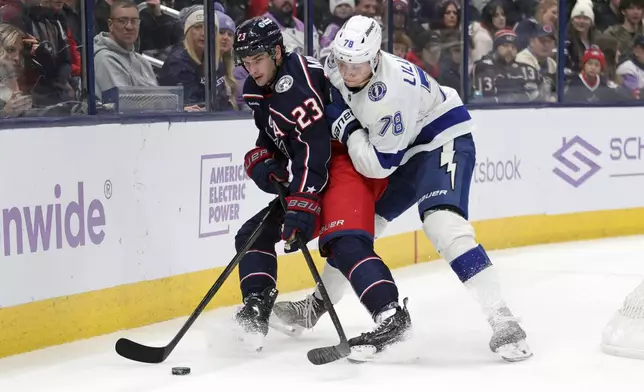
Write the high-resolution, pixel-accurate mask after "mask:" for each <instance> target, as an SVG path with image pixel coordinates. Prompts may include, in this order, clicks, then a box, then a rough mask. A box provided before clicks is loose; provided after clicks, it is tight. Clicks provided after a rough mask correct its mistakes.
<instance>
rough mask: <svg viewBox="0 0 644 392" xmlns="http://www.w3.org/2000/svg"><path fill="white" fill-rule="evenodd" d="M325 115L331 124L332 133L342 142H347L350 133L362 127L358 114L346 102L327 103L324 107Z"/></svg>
mask: <svg viewBox="0 0 644 392" xmlns="http://www.w3.org/2000/svg"><path fill="white" fill-rule="evenodd" d="M324 115H325V116H326V119H327V122H328V123H329V124H331V135H332V136H333V138H334V139H336V140H338V141H339V142H340V143H342V144H347V140H348V139H349V135H351V134H352V133H353V132H355V131H357V130H358V129H361V128H362V125H361V124H360V122H359V121H358V119H356V116H354V115H353V112H352V111H351V109H349V108H348V107H347V106H346V104H344V102H342V104H341V105H338V104H336V103H332V104H330V105H327V106H326V107H325V108H324Z"/></svg>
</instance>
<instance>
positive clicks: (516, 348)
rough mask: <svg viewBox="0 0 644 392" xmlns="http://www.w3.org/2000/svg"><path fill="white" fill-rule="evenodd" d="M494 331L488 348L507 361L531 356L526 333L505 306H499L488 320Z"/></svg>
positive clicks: (523, 359) (517, 360)
mask: <svg viewBox="0 0 644 392" xmlns="http://www.w3.org/2000/svg"><path fill="white" fill-rule="evenodd" d="M489 323H490V325H491V326H492V330H493V331H494V333H493V335H492V339H490V350H492V352H494V353H496V354H498V355H500V356H501V358H503V359H504V360H506V361H508V362H519V361H525V360H526V359H528V358H530V357H532V351H531V350H530V347H528V344H527V343H526V341H525V339H526V333H525V331H524V330H523V328H521V326H520V325H519V322H518V321H517V320H516V318H514V316H513V315H512V312H510V309H508V308H507V307H503V308H500V309H499V310H498V311H497V312H496V314H495V315H494V316H493V317H492V318H491V319H490V320H489Z"/></svg>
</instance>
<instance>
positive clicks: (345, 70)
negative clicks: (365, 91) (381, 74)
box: [335, 59, 372, 87]
mask: <svg viewBox="0 0 644 392" xmlns="http://www.w3.org/2000/svg"><path fill="white" fill-rule="evenodd" d="M335 61H336V63H337V66H338V71H339V72H340V75H341V76H342V79H344V83H345V84H346V85H347V86H349V87H361V86H363V85H364V84H366V83H367V82H368V81H369V79H370V78H371V74H372V69H371V63H370V62H368V61H366V62H363V63H348V62H346V61H342V60H338V59H336V60H335Z"/></svg>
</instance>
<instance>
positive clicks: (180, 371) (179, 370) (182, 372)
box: [172, 367, 190, 376]
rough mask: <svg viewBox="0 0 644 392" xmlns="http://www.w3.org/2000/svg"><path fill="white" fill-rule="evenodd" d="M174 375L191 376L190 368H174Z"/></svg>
mask: <svg viewBox="0 0 644 392" xmlns="http://www.w3.org/2000/svg"><path fill="white" fill-rule="evenodd" d="M172 374H174V375H175V376H186V375H188V374H190V368H189V367H173V368H172Z"/></svg>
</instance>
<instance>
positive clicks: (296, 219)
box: [282, 192, 320, 253]
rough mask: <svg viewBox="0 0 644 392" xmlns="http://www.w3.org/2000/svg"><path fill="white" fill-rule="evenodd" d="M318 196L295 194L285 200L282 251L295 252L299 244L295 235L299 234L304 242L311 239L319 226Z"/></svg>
mask: <svg viewBox="0 0 644 392" xmlns="http://www.w3.org/2000/svg"><path fill="white" fill-rule="evenodd" d="M319 199H320V198H319V196H318V195H316V194H313V193H303V192H297V193H294V194H293V195H291V196H289V197H287V198H286V205H287V209H286V214H285V215H284V229H283V230H282V239H283V240H284V241H286V246H285V247H284V251H285V252H286V253H290V252H295V251H296V250H298V249H299V246H298V245H299V244H298V243H297V242H296V241H295V233H298V232H299V233H300V234H301V236H302V237H303V238H302V239H303V240H304V242H309V241H311V239H313V236H315V235H316V234H317V232H318V230H319V226H320V203H319Z"/></svg>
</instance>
